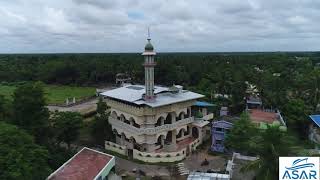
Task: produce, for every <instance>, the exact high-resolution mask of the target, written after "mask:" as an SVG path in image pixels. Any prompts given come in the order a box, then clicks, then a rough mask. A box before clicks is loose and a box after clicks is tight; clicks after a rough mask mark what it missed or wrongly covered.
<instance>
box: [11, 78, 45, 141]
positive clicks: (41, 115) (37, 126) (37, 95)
mask: <svg viewBox="0 0 320 180" xmlns="http://www.w3.org/2000/svg"><path fill="white" fill-rule="evenodd" d="M46 105H47V104H46V101H45V98H44V90H43V86H42V84H41V83H39V82H36V83H26V84H24V85H21V86H19V87H18V88H17V89H16V90H15V92H14V95H13V123H14V124H15V125H17V126H19V127H21V128H23V129H25V130H27V131H28V132H29V133H30V134H32V135H34V136H35V140H36V142H37V143H41V144H42V143H45V142H46V139H47V136H48V134H47V132H48V127H49V122H48V118H49V111H48V109H47V108H46Z"/></svg>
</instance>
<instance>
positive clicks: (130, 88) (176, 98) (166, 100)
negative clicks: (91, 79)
mask: <svg viewBox="0 0 320 180" xmlns="http://www.w3.org/2000/svg"><path fill="white" fill-rule="evenodd" d="M144 93H145V86H144V85H127V86H124V87H120V88H117V89H113V90H110V91H106V92H103V93H101V94H102V95H103V96H106V97H110V98H114V99H118V100H122V101H126V102H130V103H134V104H136V105H147V106H150V107H159V106H164V105H168V104H173V103H178V102H183V101H188V100H195V99H199V98H202V97H204V95H202V94H198V93H194V92H191V91H187V90H181V91H180V92H178V93H172V92H169V88H168V87H162V86H155V88H154V93H155V94H156V95H157V98H156V100H155V101H154V102H146V101H145V100H144V99H142V95H143V94H144Z"/></svg>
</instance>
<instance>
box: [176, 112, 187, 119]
mask: <svg viewBox="0 0 320 180" xmlns="http://www.w3.org/2000/svg"><path fill="white" fill-rule="evenodd" d="M184 118H185V113H184V112H183V111H182V112H181V113H180V114H179V116H178V117H177V119H176V121H180V120H182V119H184Z"/></svg>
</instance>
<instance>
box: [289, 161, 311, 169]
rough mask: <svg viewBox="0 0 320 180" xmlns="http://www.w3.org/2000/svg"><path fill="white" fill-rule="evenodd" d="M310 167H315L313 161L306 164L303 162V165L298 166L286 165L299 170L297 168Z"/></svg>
mask: <svg viewBox="0 0 320 180" xmlns="http://www.w3.org/2000/svg"><path fill="white" fill-rule="evenodd" d="M308 167H314V164H313V163H306V164H301V165H297V166H292V167H286V169H288V170H297V169H302V168H308Z"/></svg>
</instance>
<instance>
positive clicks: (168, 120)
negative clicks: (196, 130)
mask: <svg viewBox="0 0 320 180" xmlns="http://www.w3.org/2000/svg"><path fill="white" fill-rule="evenodd" d="M171 123H172V115H171V113H168V115H167V117H166V120H165V121H164V124H171Z"/></svg>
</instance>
